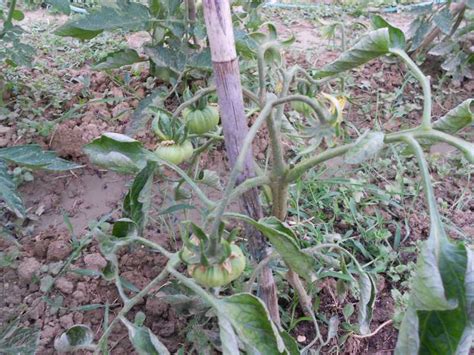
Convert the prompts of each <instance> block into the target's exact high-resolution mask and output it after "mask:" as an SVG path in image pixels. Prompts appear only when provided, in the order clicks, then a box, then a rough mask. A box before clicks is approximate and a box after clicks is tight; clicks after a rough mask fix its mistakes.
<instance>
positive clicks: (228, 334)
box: [217, 316, 240, 355]
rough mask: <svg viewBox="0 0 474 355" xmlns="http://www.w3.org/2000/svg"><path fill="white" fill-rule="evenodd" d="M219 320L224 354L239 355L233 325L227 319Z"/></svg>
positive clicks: (221, 318) (220, 318) (219, 318)
mask: <svg viewBox="0 0 474 355" xmlns="http://www.w3.org/2000/svg"><path fill="white" fill-rule="evenodd" d="M217 318H218V320H219V334H220V338H221V344H222V345H221V346H222V354H223V355H234V354H239V353H240V352H239V345H238V343H237V336H236V335H235V332H234V329H233V328H232V325H231V324H230V322H229V321H228V320H227V318H225V317H222V316H221V317H217Z"/></svg>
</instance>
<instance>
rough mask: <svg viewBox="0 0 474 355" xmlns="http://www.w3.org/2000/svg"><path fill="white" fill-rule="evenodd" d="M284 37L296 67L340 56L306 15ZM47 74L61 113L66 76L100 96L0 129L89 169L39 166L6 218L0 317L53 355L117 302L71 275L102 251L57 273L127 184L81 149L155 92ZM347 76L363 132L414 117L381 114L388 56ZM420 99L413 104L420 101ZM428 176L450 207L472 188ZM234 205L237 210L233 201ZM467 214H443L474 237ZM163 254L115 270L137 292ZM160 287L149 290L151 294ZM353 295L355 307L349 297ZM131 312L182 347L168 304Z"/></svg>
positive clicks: (391, 68)
mask: <svg viewBox="0 0 474 355" xmlns="http://www.w3.org/2000/svg"><path fill="white" fill-rule="evenodd" d="M27 18H28V20H29V21H30V22H29V23H30V24H33V23H35V22H44V21H52V22H54V23H62V22H64V21H65V20H66V18H65V17H64V16H50V15H45V12H44V11H34V12H28V13H27ZM274 20H275V22H276V24H277V27H278V29H279V33H281V34H282V37H287V35H289V34H290V30H289V27H288V26H287V25H285V24H284V22H283V20H282V19H281V18H278V17H277V18H275V19H274ZM389 20H391V21H392V22H393V23H395V24H397V25H401V27H403V28H407V25H408V24H409V21H410V16H407V15H405V14H397V15H390V16H389ZM291 32H293V33H294V34H295V35H296V43H295V45H294V48H293V49H292V50H291V51H288V53H286V60H287V62H288V63H289V64H292V63H298V64H299V65H301V66H303V67H311V66H316V67H319V66H321V65H323V64H325V63H328V62H330V61H331V60H333V59H335V58H336V57H337V56H338V53H339V52H338V50H336V49H334V50H330V49H328V48H327V43H328V42H327V40H324V39H322V37H321V34H320V30H319V27H318V25H317V24H315V23H314V21H313V22H312V21H310V20H309V19H307V18H304V17H303V18H298V19H295V20H294V21H292V23H291ZM356 33H357V31H354V33H353V34H352V35H350V36H349V40H351V39H353V38H354V37H355V35H356ZM146 40H148V37H147V34H145V33H138V34H133V35H131V36H129V37H128V38H127V42H128V44H129V45H130V46H131V47H133V48H140V47H141V45H142V44H143V42H144V41H146ZM309 49H311V51H310V50H309ZM308 53H310V54H308ZM426 69H429V68H426ZM23 70H25V71H26V72H28V71H30V72H29V73H32V72H33V71H34V70H32V69H23ZM52 70H56V71H57V75H58V76H60V77H63V78H64V86H65V90H67V91H70V92H71V93H72V98H71V99H70V100H69V101H68V102H67V103H66V104H65V107H64V108H63V109H64V110H67V109H69V108H72V107H74V105H76V104H78V103H79V102H81V101H82V100H83V99H84V97H83V96H82V95H83V89H84V86H83V85H82V84H81V83H80V82H78V81H77V80H71V79H73V78H79V77H82V76H84V75H87V76H89V77H90V80H91V84H90V87H88V88H87V89H88V90H89V94H88V95H89V96H88V99H89V100H95V102H94V101H93V102H92V103H88V104H87V105H85V106H84V107H83V108H81V109H80V110H78V114H77V115H76V116H75V118H73V119H71V120H66V121H58V122H59V124H58V125H57V127H56V128H55V130H54V131H53V132H52V134H50V135H49V136H48V137H46V138H40V137H38V136H28V135H24V134H22V133H20V132H19V129H18V127H17V126H16V125H15V124H11V125H9V126H0V128H1V127H4V128H6V129H5V130H0V135H2V136H0V141H2V142H3V143H2V144H3V145H13V144H18V143H29V142H37V143H39V144H41V145H42V146H44V147H46V148H50V149H54V150H55V151H56V152H57V153H58V154H59V155H60V156H61V157H64V158H66V159H71V160H73V161H75V162H78V163H80V164H84V168H83V169H80V170H75V171H73V172H67V173H62V174H51V173H35V180H34V182H32V183H25V184H23V185H22V187H21V188H20V192H21V195H22V196H23V198H24V202H25V205H26V206H27V207H28V209H29V210H28V213H29V219H28V221H26V222H24V223H23V224H22V225H21V226H20V227H21V228H18V226H16V225H15V223H17V222H16V221H14V218H13V216H11V215H10V214H9V213H6V215H7V216H9V217H10V219H9V220H8V221H7V222H6V224H5V225H6V226H7V227H8V228H10V230H11V231H12V233H13V234H14V235H15V237H16V238H17V240H18V241H19V242H20V244H21V248H20V254H19V256H18V257H17V259H16V260H15V262H14V264H13V265H12V266H11V267H7V268H4V269H3V270H2V280H1V283H0V295H1V296H2V297H0V324H1V323H4V322H6V321H7V320H8V319H10V318H11V317H13V316H16V315H18V313H19V312H20V313H21V314H22V316H21V319H22V322H23V324H24V325H27V326H36V327H38V328H39V329H40V331H41V335H40V346H39V348H38V352H37V353H38V354H53V353H54V350H53V341H54V338H55V337H57V336H58V335H60V334H61V333H62V332H63V331H64V330H65V329H67V328H68V327H70V326H71V325H73V324H77V323H81V324H86V325H88V326H90V327H91V328H92V329H93V331H94V332H95V336H96V338H97V337H98V336H99V334H100V333H101V331H102V328H101V327H102V321H103V319H104V312H105V308H104V305H106V304H108V305H109V307H110V313H109V321H112V320H113V318H114V316H115V315H116V314H117V312H118V311H119V310H120V308H121V304H120V298H119V296H118V294H117V291H116V288H115V286H114V285H113V284H110V283H109V282H107V281H105V280H103V279H102V278H101V277H98V276H84V275H80V274H78V272H77V270H78V269H89V270H100V269H102V268H103V267H104V266H105V264H106V260H105V259H103V257H102V256H101V254H100V252H99V250H98V246H97V244H96V242H92V243H90V244H89V245H88V246H87V247H86V248H85V249H84V250H82V253H79V255H78V256H77V258H76V259H75V260H72V262H71V265H70V268H69V269H68V270H67V272H64V273H62V272H60V270H61V266H62V265H63V263H64V261H65V260H67V258H68V257H69V256H70V255H71V253H72V252H73V249H72V242H73V235H74V236H77V237H78V238H84V237H85V236H86V234H87V232H88V230H89V224H90V223H91V221H94V220H97V219H98V218H100V217H101V216H104V215H110V218H117V217H119V215H120V214H119V211H120V206H121V201H122V199H123V196H124V195H125V193H126V192H127V187H128V184H129V182H130V178H129V177H127V176H123V175H118V174H115V173H111V172H106V171H103V170H98V169H96V168H94V167H92V166H90V165H89V163H88V160H87V158H86V157H85V156H84V153H83V151H82V147H83V145H84V144H87V143H88V142H90V141H91V140H92V139H93V138H95V137H97V136H99V135H100V134H101V133H103V132H106V131H113V132H119V133H120V132H124V130H125V128H126V126H127V124H128V123H129V120H130V116H131V113H132V111H133V109H134V108H136V107H137V105H138V102H139V99H141V98H143V97H145V96H146V95H147V94H148V93H149V92H150V90H149V89H148V88H147V87H146V85H145V82H146V78H147V77H148V73H147V72H146V71H144V72H143V73H142V75H141V76H140V77H139V78H134V79H132V82H131V83H130V84H129V86H130V87H132V88H133V92H126V91H124V90H123V89H122V87H121V86H120V85H118V84H117V83H116V82H115V81H113V80H111V77H110V76H107V75H105V74H103V73H97V72H93V71H92V70H91V69H90V67H89V66H88V65H86V66H85V67H84V68H78V69H71V70H67V71H64V70H63V71H61V69H58V68H56V69H54V68H52ZM432 75H433V77H432V78H433V79H434V80H435V82H436V80H437V79H438V78H437V73H436V72H434V73H432ZM354 80H355V82H364V83H365V84H366V85H365V86H363V87H359V88H358V87H355V88H354V90H353V91H352V93H351V94H352V96H353V97H354V102H353V103H352V104H351V105H350V106H349V108H348V110H347V111H348V118H347V121H349V122H351V123H352V124H354V125H355V126H357V127H358V129H359V130H363V129H364V128H367V127H369V126H372V125H373V121H374V117H373V115H364V114H362V115H361V109H362V107H363V106H364V105H366V106H367V107H368V110H367V111H368V112H376V111H377V110H379V111H380V117H379V120H380V123H381V125H382V127H383V128H384V129H386V130H388V131H390V130H396V129H398V128H400V127H408V126H411V125H413V124H414V123H415V122H418V120H419V115H420V108H419V107H418V108H416V109H414V110H412V111H411V112H409V113H408V118H407V119H406V120H404V121H402V120H400V119H393V118H391V117H390V116H389V115H388V114H387V116H386V117H385V116H384V114H383V110H382V109H383V107H382V108H380V107H378V106H377V105H378V103H377V102H376V98H375V97H374V95H373V89H372V88H376V87H383V88H384V90H386V91H394V90H396V89H397V88H399V87H400V86H401V85H402V83H403V81H404V73H403V71H402V70H401V69H400V67H399V65H396V64H394V63H392V62H390V61H386V60H380V61H374V62H372V63H369V64H368V65H366V66H364V67H363V68H362V69H361V70H359V71H357V72H356V73H355V78H354ZM473 85H474V84H473V83H472V82H471V83H469V82H467V83H461V84H460V85H459V86H457V87H449V90H448V91H449V93H450V94H448V95H446V96H445V97H444V98H443V100H442V102H438V101H435V103H434V107H433V111H434V115H435V116H437V115H440V114H441V113H443V112H445V111H446V110H447V109H450V108H452V107H454V106H455V105H457V104H458V103H460V102H461V101H462V100H463V99H465V98H467V97H468V96H469V95H472V92H473V89H474V88H473ZM404 90H405V91H404V94H406V95H407V96H410V95H412V96H413V95H414V94H415V93H418V92H419V91H417V88H416V86H414V84H411V83H410V84H408V85H406V86H405V89H404ZM105 98H117V101H115V102H112V103H104V102H100V101H99V102H97V100H101V99H105ZM415 100H418V101H419V99H418V98H415ZM377 112H378V111H377ZM46 117H48V115H46ZM49 117H51V118H53V119H54V118H56V113H54V114H53V113H51V114H50V116H49ZM349 134H351V135H354V136H355V134H356V132H354V131H353V130H351V129H349ZM138 137H139V138H140V139H142V140H144V141H145V142H146V144H147V146H149V147H152V146H153V144H154V141H153V139H152V138H151V137H150V135H148V134H147V133H146V132H144V133H141V134H139V135H138ZM267 146H268V142H267V141H266V138H265V133H264V132H262V133H260V134H259V137H258V138H257V141H256V142H255V143H254V150H255V151H254V154H255V156H256V158H257V159H258V160H261V161H262V160H264V159H265V154H266V150H267ZM431 152H432V153H433V154H438V155H442V156H443V157H441V159H446V156H449V155H450V154H454V151H453V150H452V148H451V147H449V146H445V145H437V146H435V147H433V148H432V150H431ZM200 164H201V167H203V168H209V169H212V170H216V171H217V172H218V174H219V175H220V177H221V179H222V180H225V176H226V172H227V170H228V166H227V162H226V159H225V152H224V148H223V145H222V144H221V145H218V146H217V148H216V149H215V150H214V151H213V152H212V153H211V154H209V155H207V156H206V157H205V158H204V159H203V161H202V162H201V163H200ZM328 166H329V167H330V168H333V169H331V170H334V173H335V174H337V171H338V167H339V166H340V161H338V160H337V159H335V160H332V161H330V162H329V163H328ZM434 178H435V180H436V181H437V184H436V195H437V196H438V197H439V198H441V199H443V200H444V201H446V202H447V203H448V205H449V206H451V205H452V204H454V202H455V201H457V200H458V199H459V196H460V192H459V191H461V190H463V189H464V190H463V191H472V189H471V190H469V186H471V187H472V183H471V182H470V181H468V180H467V178H459V177H454V176H448V177H446V176H442V177H441V176H437V174H436V173H435V174H434ZM379 183H380V182H379ZM453 189H457V190H456V191H457V192H453ZM161 192H162V191H155V194H156V195H155V197H154V199H155V200H154V201H155V202H156V203H158V204H163V203H164V202H163V200H164V199H165V197H164V196H161V195H160V193H161ZM458 192H459V193H458ZM214 193H215V192H214ZM215 194H216V195H215V196H213V197H216V198H217V197H218V196H219V193H215ZM416 203H417V204H418V205H419V208H420V209H423V202H422V201H417V202H416ZM235 208H237V207H236V206H235ZM413 210H414V211H416V210H417V209H416V208H414V209H413ZM473 211H474V201H473V200H472V199H470V200H468V201H467V202H466V203H465V205H464V207H463V208H461V209H458V208H455V209H447V210H444V211H443V212H444V214H445V216H446V217H447V218H449V219H451V220H452V221H453V223H454V224H456V225H457V226H458V227H459V228H460V229H461V230H462V231H463V232H464V233H465V234H466V235H469V236H472V235H473V234H474V231H473V229H472V226H473V225H474V213H473ZM64 215H67V216H68V217H69V220H70V223H71V225H72V227H73V233H71V231H70V230H68V228H67V225H66V224H65V222H64ZM401 217H404V216H400V219H401ZM408 220H409V224H410V229H411V239H410V240H409V241H407V242H406V245H414V243H415V242H416V240H418V239H423V238H424V236H426V234H427V230H428V221H427V219H426V216H422V215H416V214H413V215H409V216H408ZM146 234H147V235H146V237H147V238H150V239H151V240H153V241H155V242H157V243H159V244H160V245H162V246H164V247H166V248H167V249H169V250H174V249H175V248H177V247H178V246H179V242H176V241H175V240H174V239H173V238H172V236H171V235H170V234H169V230H165V229H163V230H161V229H160V228H159V227H158V226H157V224H156V223H151V225H150V228H149V229H148V230H147V233H146ZM454 237H456V235H454ZM15 248H16V247H15V245H14V244H12V243H10V242H8V240H4V239H0V250H2V251H4V252H9V251H13V250H14V249H15ZM408 259H410V260H411V259H413V256H412V255H409V256H407V260H408ZM165 261H166V260H165V259H164V258H163V257H162V256H160V255H159V254H156V253H153V252H151V251H150V250H148V249H146V248H130V249H127V250H124V251H123V252H122V253H121V254H120V255H119V265H120V270H121V275H122V276H123V277H124V278H125V279H126V280H128V281H130V282H132V283H133V285H134V286H136V287H137V288H142V287H144V286H145V285H146V284H147V283H148V282H149V281H151V279H153V278H154V277H155V276H156V275H157V274H158V273H159V272H160V271H161V270H162V269H163V267H164V264H165ZM74 270H76V272H74ZM51 277H52V278H54V287H53V288H52V290H51V291H50V292H48V293H47V294H46V293H45V292H43V291H41V285H42V282H45V281H44V280H45V279H48V278H51ZM167 282H168V281H167ZM331 282H333V283H334V280H332V279H330V281H328V285H324V287H322V288H321V294H320V298H321V306H320V309H321V310H322V311H324V313H325V314H333V315H338V316H339V317H340V318H341V317H342V315H341V314H342V313H341V312H342V307H341V304H340V303H338V302H337V300H335V299H334V296H333V293H332V292H331V291H330V290H331V287H333V286H334V285H333V284H331ZM394 286H395V285H391V284H389V283H388V281H386V280H385V279H383V277H382V278H381V279H379V280H378V289H379V296H378V299H377V303H376V306H375V310H374V316H373V322H372V325H371V329H373V330H374V329H376V328H377V327H378V326H379V325H381V324H383V323H384V322H386V321H387V320H389V319H391V317H392V315H393V311H394V307H395V306H394V301H393V299H392V296H391V293H390V291H391V288H392V287H394ZM158 288H159V287H157V288H156V290H155V291H158ZM352 301H354V302H355V300H352ZM54 304H56V306H54ZM91 304H93V305H97V306H96V307H97V308H94V307H92V308H94V309H90V308H89V309H88V310H85V308H81V307H84V306H86V305H91ZM138 311H143V312H145V314H146V315H147V318H146V321H145V325H146V326H148V327H149V328H150V329H151V330H152V331H153V332H154V334H156V335H157V336H158V337H159V338H160V340H161V341H162V342H163V343H164V344H165V345H166V346H167V347H168V348H169V349H170V351H172V352H175V351H177V350H178V349H179V348H180V346H181V345H182V343H183V342H184V338H185V336H186V334H185V332H184V330H183V329H184V328H185V326H186V324H187V322H188V320H187V319H186V318H185V317H183V316H182V315H179V314H177V313H176V311H175V310H174V308H173V307H171V306H169V305H168V304H167V303H165V302H163V301H162V299H160V298H157V297H155V296H154V295H153V293H152V295H151V296H148V297H147V298H146V299H144V300H143V302H142V303H140V304H139V305H138V306H136V307H135V308H134V309H133V311H131V312H130V313H129V317H128V318H129V319H130V320H132V319H133V316H134V315H135V313H137V312H138ZM308 324H309V323H308V322H303V323H301V326H298V327H296V328H295V330H294V332H293V335H295V336H304V338H305V340H302V341H301V343H302V344H305V343H308V342H309V341H310V340H311V339H312V337H313V336H314V329H313V328H312V325H308ZM325 332H327V329H322V333H323V334H325ZM301 339H303V338H301ZM396 339H397V331H396V329H395V328H394V327H393V326H392V325H387V326H386V327H384V328H383V329H382V330H381V331H380V332H378V333H377V334H376V335H375V336H373V337H370V338H368V339H357V338H354V337H349V338H348V339H347V343H346V345H345V353H347V354H391V353H392V352H393V349H394V348H395V343H396ZM110 344H114V345H113V346H114V348H113V350H112V354H125V353H130V354H132V353H134V352H133V349H132V348H131V345H130V343H129V341H128V337H127V331H126V329H124V328H123V327H122V326H117V327H116V328H115V329H114V330H113V332H112V334H111V337H110ZM328 348H329V347H328Z"/></svg>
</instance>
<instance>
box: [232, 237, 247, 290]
mask: <svg viewBox="0 0 474 355" xmlns="http://www.w3.org/2000/svg"><path fill="white" fill-rule="evenodd" d="M230 249H231V254H230V256H229V260H230V265H231V271H230V279H229V282H231V281H234V280H235V279H237V278H238V277H239V276H240V275H242V273H243V272H244V269H245V255H244V253H242V249H240V248H239V247H238V246H237V245H235V244H232V245H231V247H230Z"/></svg>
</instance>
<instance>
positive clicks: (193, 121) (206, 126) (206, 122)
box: [183, 105, 219, 134]
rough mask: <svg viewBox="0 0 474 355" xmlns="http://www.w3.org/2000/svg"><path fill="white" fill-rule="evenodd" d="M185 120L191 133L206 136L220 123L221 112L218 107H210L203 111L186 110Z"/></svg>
mask: <svg viewBox="0 0 474 355" xmlns="http://www.w3.org/2000/svg"><path fill="white" fill-rule="evenodd" d="M183 118H184V120H185V121H186V126H187V127H188V129H189V132H190V133H193V134H204V133H207V132H209V131H210V130H212V129H213V128H214V127H216V126H217V124H218V123H219V111H218V110H217V108H216V107H214V106H210V105H207V106H206V107H205V108H204V109H202V110H199V109H190V108H185V109H184V110H183Z"/></svg>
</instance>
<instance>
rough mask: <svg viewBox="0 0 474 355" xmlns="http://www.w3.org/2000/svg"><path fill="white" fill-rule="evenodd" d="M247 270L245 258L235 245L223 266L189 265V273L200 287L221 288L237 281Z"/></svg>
mask: <svg viewBox="0 0 474 355" xmlns="http://www.w3.org/2000/svg"><path fill="white" fill-rule="evenodd" d="M244 269H245V256H244V254H243V253H242V250H241V249H240V248H239V247H238V246H237V245H235V244H233V245H232V246H231V254H230V256H229V258H228V259H226V260H225V261H224V262H223V263H222V264H214V265H208V266H205V265H189V266H188V272H189V274H190V275H191V276H192V277H193V279H194V280H196V281H197V282H198V283H199V284H200V285H202V286H205V287H220V286H224V285H227V284H228V283H230V282H232V281H234V280H235V279H237V278H238V277H239V276H240V275H241V274H242V272H243V271H244Z"/></svg>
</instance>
